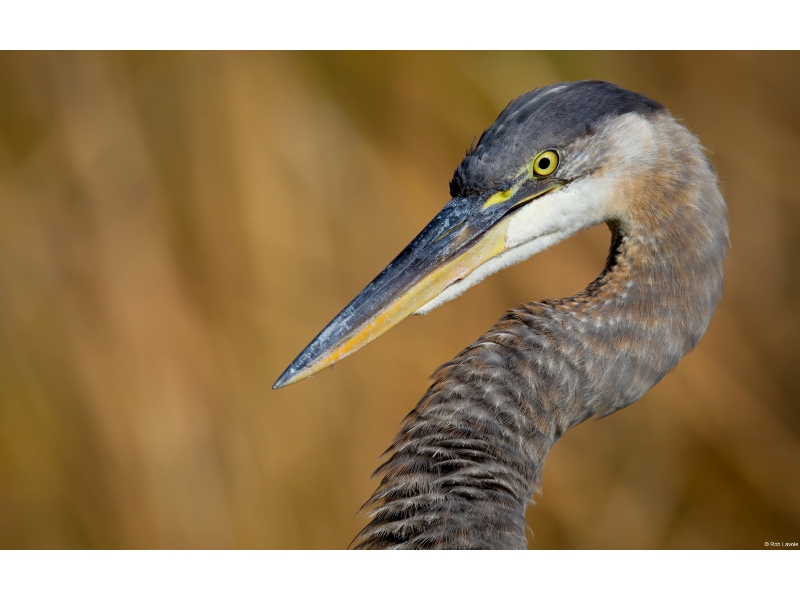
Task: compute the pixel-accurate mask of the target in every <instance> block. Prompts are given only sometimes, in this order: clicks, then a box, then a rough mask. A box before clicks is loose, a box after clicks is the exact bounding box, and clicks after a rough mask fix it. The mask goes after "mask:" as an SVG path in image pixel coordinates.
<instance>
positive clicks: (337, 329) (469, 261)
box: [273, 181, 562, 389]
mask: <svg viewBox="0 0 800 600" xmlns="http://www.w3.org/2000/svg"><path fill="white" fill-rule="evenodd" d="M560 185H562V183H559V182H552V181H551V182H536V181H533V182H530V181H529V182H526V183H525V185H523V184H522V183H518V184H516V185H515V186H513V187H512V188H510V189H508V190H504V191H500V192H495V193H493V194H483V195H475V196H468V197H459V198H453V199H452V200H451V201H450V202H448V204H447V205H446V206H445V207H444V209H442V211H441V212H440V213H439V214H438V215H436V217H434V219H433V220H432V221H431V222H430V223H429V224H428V225H427V226H426V227H425V229H423V230H422V232H421V233H420V234H419V235H418V236H417V237H416V238H414V240H413V241H412V242H411V243H410V244H409V245H408V246H407V247H406V249H405V250H403V252H401V253H400V255H399V256H398V257H397V258H395V259H394V260H393V261H392V262H391V263H390V264H389V266H387V267H386V268H385V269H384V270H383V271H382V272H381V273H380V275H378V276H377V277H376V278H375V279H374V280H373V281H372V282H371V283H370V284H369V285H368V286H367V287H366V288H364V289H363V290H362V291H361V293H360V294H358V296H356V297H355V299H353V301H352V302H351V303H350V304H348V305H347V306H346V307H345V308H344V310H342V312H340V313H339V314H338V315H337V316H336V317H335V318H334V319H333V321H331V322H330V323H329V324H328V325H327V327H325V329H323V330H322V331H321V332H320V334H319V335H318V336H317V337H316V338H314V340H313V341H312V342H311V343H310V344H309V345H308V346H307V347H306V348H305V350H303V351H302V352H301V353H300V355H299V356H298V357H297V358H296V359H295V360H294V362H292V364H291V365H289V367H288V368H287V369H286V370H285V371H284V372H283V374H282V375H281V376H280V377H279V378H278V380H277V381H276V382H275V385H274V386H273V389H277V388H280V387H283V386H286V385H289V384H291V383H296V382H297V381H300V380H301V379H304V378H306V377H308V376H309V375H313V374H314V373H317V372H318V371H321V370H322V369H324V368H326V367H329V366H331V365H332V364H334V363H335V362H337V361H339V360H341V359H342V358H344V357H345V356H348V355H349V354H352V353H353V352H355V351H356V350H358V349H359V348H361V347H362V346H364V345H366V344H368V343H369V342H371V341H372V340H374V339H375V338H377V337H378V336H379V335H381V334H382V333H384V332H385V331H387V330H388V329H390V328H391V327H394V326H395V325H397V323H399V322H400V321H402V320H403V319H405V318H406V317H407V316H408V315H410V314H413V313H414V312H415V311H417V310H418V309H419V308H421V307H423V306H424V305H426V304H427V303H428V302H430V301H431V300H433V299H434V298H436V297H437V296H438V295H439V294H441V293H442V292H443V291H444V290H445V289H447V288H448V287H449V286H450V285H452V284H453V283H455V282H457V281H459V280H461V279H464V278H465V277H467V276H468V275H469V274H470V273H472V272H473V271H474V270H475V269H477V268H478V267H479V266H480V265H482V264H483V263H485V262H486V261H488V260H489V259H491V258H493V257H495V256H497V255H499V254H501V253H502V252H504V251H505V249H506V228H507V222H506V221H504V220H503V217H504V216H506V215H507V214H508V213H509V212H510V211H511V210H513V209H514V208H516V207H518V206H521V205H522V204H524V203H526V202H529V201H531V200H533V199H534V198H536V197H538V196H541V195H542V194H544V193H546V192H548V191H550V190H551V189H554V188H555V187H560Z"/></svg>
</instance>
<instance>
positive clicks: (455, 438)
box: [276, 81, 728, 548]
mask: <svg viewBox="0 0 800 600" xmlns="http://www.w3.org/2000/svg"><path fill="white" fill-rule="evenodd" d="M450 191H451V194H452V196H453V199H452V200H451V201H450V202H449V203H448V204H447V205H446V206H445V208H444V209H443V210H442V212H441V213H439V215H437V216H436V217H435V218H434V220H433V221H431V223H430V224H429V225H428V226H427V227H426V228H425V229H424V230H423V231H422V232H421V233H420V234H419V236H417V237H416V238H415V239H414V241H412V242H411V244H410V245H409V246H408V247H407V248H406V249H405V250H404V251H403V252H402V253H401V254H400V255H399V256H398V257H397V258H396V259H395V260H394V261H393V262H392V263H391V264H390V265H389V266H388V267H387V268H386V269H385V270H384V271H383V272H382V273H381V274H380V275H379V276H378V277H377V278H376V279H375V280H374V281H373V282H372V283H370V284H369V285H368V286H367V287H366V288H365V289H364V291H362V292H361V294H359V295H358V296H357V297H356V298H355V300H353V302H352V303H351V304H350V305H348V306H347V307H346V308H345V309H344V310H343V311H342V312H341V313H340V314H339V315H338V316H337V317H336V318H335V319H334V320H333V321H332V322H331V323H330V324H329V325H328V326H327V327H326V328H325V329H324V330H323V331H322V333H320V335H319V336H318V337H317V338H316V339H315V340H314V341H313V342H312V343H311V344H310V345H309V346H308V347H307V348H306V349H305V350H304V351H303V353H301V354H300V356H298V358H297V359H296V360H295V362H294V363H292V365H291V366H290V367H289V368H288V369H287V370H286V372H284V374H283V375H282V376H281V378H280V379H279V380H278V382H277V383H276V387H280V386H282V385H286V384H288V383H293V382H295V381H297V380H299V379H302V378H303V377H305V376H308V375H310V374H313V373H315V372H316V371H318V370H320V369H322V368H324V367H326V366H328V365H329V364H332V363H333V362H335V361H336V360H339V359H340V358H342V357H344V356H346V355H347V354H350V353H351V352H354V351H355V350H356V349H358V348H359V347H361V346H363V345H364V344H366V343H367V342H369V341H370V340H371V339H374V338H375V337H376V336H377V335H380V334H381V333H382V332H383V331H385V330H386V329H388V328H389V327H391V326H392V325H394V324H395V323H397V322H399V321H400V320H401V319H402V318H404V317H405V316H407V315H408V314H411V313H413V312H418V313H424V312H428V311H429V310H431V309H432V308H435V307H436V306H439V305H440V304H442V303H443V302H446V301H447V300H450V299H452V298H454V297H455V296H457V295H458V294H460V293H461V292H463V291H464V290H465V289H467V288H468V287H470V286H471V285H474V284H476V283H478V282H479V281H481V280H482V279H483V278H484V277H486V276H487V275H488V274H490V273H492V272H495V271H497V270H498V269H501V268H503V267H505V266H507V265H509V264H512V263H514V262H517V261H519V260H523V259H524V258H527V257H528V256H530V255H532V254H534V253H536V252H538V251H540V250H542V249H543V248H546V247H547V246H550V245H552V244H554V243H556V242H558V241H560V240H561V239H563V238H565V237H567V236H569V235H572V234H573V233H575V232H577V231H579V230H581V229H584V228H586V227H589V226H591V225H595V224H598V223H603V222H604V223H607V224H608V226H609V228H610V229H611V232H612V243H611V252H610V254H609V257H608V261H607V264H606V268H605V270H604V271H603V272H602V273H601V274H600V276H599V277H598V278H597V279H596V280H595V281H593V282H592V283H591V284H589V286H588V287H587V288H586V290H584V291H583V292H581V293H579V294H577V295H575V296H573V297H571V298H566V299H562V300H546V301H543V302H531V303H528V304H523V305H521V306H519V307H517V308H515V309H513V310H511V311H509V312H508V313H507V314H506V315H505V316H503V318H501V319H500V321H499V322H498V323H497V324H496V325H495V326H494V327H492V328H491V329H490V330H489V331H488V332H487V333H486V334H484V335H483V336H482V337H481V338H479V339H478V340H477V341H476V342H475V343H473V344H471V345H470V346H469V347H467V348H465V349H464V350H463V351H462V352H461V353H460V354H459V355H458V356H456V357H455V358H454V359H453V360H452V361H451V362H449V363H447V364H445V365H443V366H441V367H440V368H439V369H438V370H437V371H436V373H435V374H434V376H433V384H432V385H431V387H430V389H429V390H428V392H427V393H426V394H425V396H424V398H423V399H422V401H421V402H420V403H419V404H418V405H417V407H416V408H415V409H414V410H413V411H412V412H411V414H410V415H409V416H408V417H407V418H406V420H405V422H404V423H403V427H402V429H401V431H400V434H399V435H398V436H397V438H396V439H395V441H394V442H393V444H392V446H391V448H390V451H391V456H390V458H389V459H388V460H387V461H386V463H385V464H384V465H383V466H382V467H380V468H379V469H378V471H377V474H378V475H379V476H380V477H381V478H382V479H381V483H380V485H379V487H378V489H377V491H376V492H375V493H374V494H373V495H372V497H371V498H370V499H369V501H368V502H367V504H366V505H365V506H366V508H368V509H369V510H370V511H371V513H372V521H371V522H370V524H369V525H367V527H365V528H364V529H363V531H362V532H361V533H360V534H359V535H358V537H357V538H356V540H354V546H355V547H356V548H525V547H526V538H525V531H526V528H527V526H526V521H525V508H526V506H527V505H528V503H529V502H531V499H532V495H533V493H534V492H536V491H537V490H538V489H539V486H540V483H541V476H542V468H543V466H544V462H545V459H546V458H547V453H548V452H549V450H550V448H551V447H552V445H553V444H554V443H555V442H556V441H557V440H558V439H559V438H560V437H561V436H562V435H563V434H564V432H566V431H567V430H568V429H570V428H571V427H574V426H575V425H578V424H579V423H582V422H583V421H585V420H586V419H588V418H589V417H592V416H595V417H602V416H605V415H608V414H610V413H612V412H614V411H616V410H618V409H620V408H622V407H624V406H627V405H628V404H630V403H632V402H634V401H635V400H637V399H638V398H639V397H641V396H642V394H644V393H645V392H646V391H647V390H648V389H650V388H651V387H652V386H653V385H655V384H656V383H658V381H659V380H660V379H661V378H662V377H663V376H664V375H665V374H666V373H667V372H668V371H669V370H670V369H672V368H673V367H674V366H675V365H676V364H677V362H678V361H679V360H680V358H681V357H682V356H683V355H684V354H686V353H687V352H689V351H690V350H691V349H692V348H693V347H694V346H695V345H696V344H697V342H698V341H699V339H700V337H701V336H702V335H703V332H704V331H705V330H706V327H707V326H708V323H709V321H710V319H711V316H712V314H713V312H714V308H715V306H716V304H717V302H718V301H719V298H720V295H721V293H722V266H723V261H724V258H725V254H726V251H727V248H728V227H727V212H726V208H725V203H724V201H723V199H722V196H721V195H720V193H719V190H718V188H717V181H716V176H715V174H714V170H713V169H712V167H711V165H710V164H709V162H708V161H707V159H706V158H705V156H704V154H703V150H702V148H701V146H700V144H699V141H698V140H697V138H696V137H695V136H694V135H692V134H691V133H690V132H689V131H688V130H687V129H686V128H685V127H683V126H682V125H680V124H678V123H677V122H676V121H675V120H674V119H673V118H672V117H671V116H670V114H669V113H668V112H667V110H666V109H665V108H664V107H662V106H661V105H660V104H658V103H656V102H654V101H653V100H650V99H648V98H645V97H644V96H640V95H638V94H635V93H633V92H629V91H626V90H623V89H621V88H619V87H616V86H614V85H612V84H610V83H605V82H600V81H581V82H576V83H566V84H558V85H554V86H550V87H546V88H540V89H538V90H535V91H533V92H530V93H528V94H525V95H523V96H521V97H519V98H517V99H516V100H514V101H513V102H511V104H509V105H508V107H507V108H506V109H505V110H504V111H503V112H502V113H501V114H500V116H499V117H498V118H497V120H496V121H495V122H494V124H493V125H492V126H491V127H490V128H489V129H488V130H487V131H486V132H484V134H483V136H482V137H481V139H480V140H479V142H478V144H477V145H476V146H475V148H473V149H472V150H470V151H469V152H468V154H467V156H466V157H465V158H464V160H463V161H462V163H461V165H460V166H459V167H458V169H456V172H455V176H454V177H453V180H452V182H451V184H450Z"/></svg>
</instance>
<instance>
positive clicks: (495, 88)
mask: <svg viewBox="0 0 800 600" xmlns="http://www.w3.org/2000/svg"><path fill="white" fill-rule="evenodd" d="M586 78H600V79H608V80H610V81H613V82H615V83H617V84H619V85H621V86H623V87H627V88H630V89H633V90H636V91H639V92H642V93H644V94H646V95H649V96H651V97H653V98H655V99H657V100H659V101H660V102H662V103H663V104H665V105H666V106H668V107H669V108H670V110H671V111H672V112H673V114H675V115H676V116H679V117H680V118H681V119H683V120H684V122H685V123H686V124H687V126H688V127H689V128H690V129H692V130H693V131H694V132H695V133H697V134H698V135H699V136H700V138H701V139H702V141H703V143H704V145H705V146H706V147H707V148H708V150H709V156H710V158H711V160H712V162H713V163H714V165H715V166H716V168H717V170H718V172H719V175H720V179H721V182H722V186H723V190H724V194H725V197H726V199H727V201H728V204H729V208H730V221H731V239H732V244H733V246H732V249H731V253H730V257H729V260H728V267H727V275H726V291H725V296H724V300H723V303H722V305H721V306H720V308H719V309H718V311H717V314H716V316H715V317H714V320H713V322H712V324H711V327H710V329H709V331H708V333H707V334H706V336H705V337H704V339H703V340H702V341H701V343H700V345H699V346H698V348H697V349H696V350H695V351H694V352H693V353H692V354H691V355H689V356H688V357H686V358H685V359H684V360H683V361H682V362H681V363H680V364H679V365H678V368H677V369H676V370H675V371H674V372H673V373H671V374H670V375H668V376H667V377H666V378H665V379H664V380H663V381H662V382H661V383H660V384H659V385H658V386H656V387H655V388H654V389H653V390H652V391H651V392H649V393H648V394H647V395H646V396H645V397H644V398H642V399H641V400H640V401H639V402H637V403H636V404H634V405H633V406H631V407H630V408H627V409H625V410H623V411H621V412H619V413H617V414H614V415H612V416H610V417H608V418H606V419H603V420H601V421H592V422H589V423H586V424H584V425H582V426H580V427H578V428H577V429H575V430H573V431H571V432H569V433H568V434H567V435H566V436H565V438H564V439H562V440H561V441H560V442H559V443H558V444H557V445H556V446H555V448H554V450H553V452H552V453H551V456H550V459H549V461H548V464H547V466H546V468H545V474H544V495H543V496H541V497H538V498H537V504H536V506H535V507H532V508H531V509H529V511H528V516H529V521H530V523H531V526H532V529H533V531H534V537H533V538H532V541H531V547H533V548H762V547H763V546H764V543H765V542H768V541H796V540H798V539H800V370H799V369H798V356H800V327H798V319H800V306H799V305H798V300H800V283H798V282H799V281H800V279H798V274H799V273H798V262H800V240H798V234H797V232H798V231H800V195H799V194H798V184H797V173H798V164H800V111H798V106H800V55H798V54H773V53H752V54H751V53H644V54H643V53H545V54H534V53H494V52H491V53H130V54H128V53H3V54H0V546H2V547H4V548H343V547H345V546H347V544H348V543H349V542H350V540H351V539H352V538H353V536H354V535H355V534H356V532H357V531H358V530H359V529H360V527H362V526H363V525H364V524H365V522H366V517H364V516H356V513H357V511H358V508H359V507H360V506H361V504H362V503H363V501H364V500H366V498H367V497H368V495H369V494H370V492H371V491H372V490H373V489H374V486H375V482H374V481H371V480H370V479H369V474H370V473H371V472H372V470H373V469H374V468H375V467H376V466H377V465H378V464H379V455H380V454H381V452H383V450H384V449H385V448H386V447H387V446H388V444H389V443H390V441H391V439H392V437H393V436H394V434H395V433H396V431H397V429H398V426H399V423H400V421H401V419H402V418H403V417H404V416H405V414H406V413H407V412H408V411H409V410H410V409H411V408H412V407H413V406H414V405H415V404H416V402H417V400H418V399H419V398H420V397H421V395H422V394H423V392H424V391H425V389H426V379H427V377H428V375H429V374H430V373H431V372H432V371H433V370H434V368H435V367H436V366H437V365H439V364H440V363H442V362H444V361H446V360H448V359H450V358H451V357H452V356H453V355H454V354H455V353H456V352H457V351H458V350H460V349H461V348H463V347H464V346H465V345H467V344H468V343H469V342H471V341H473V340H474V339H475V338H476V337H478V336H479V335H480V334H481V333H483V332H484V331H485V330H486V329H488V328H489V327H490V326H491V325H492V324H493V323H494V322H495V321H496V320H497V318H498V317H499V316H500V315H501V314H502V312H503V311H504V310H505V309H506V308H509V307H511V306H514V305H516V304H519V303H520V302H522V301H527V300H536V299H540V298H543V297H546V296H549V297H557V296H564V295H570V294H572V293H575V292H577V291H579V290H580V289H582V288H583V287H584V286H585V284H586V283H588V282H589V281H590V280H592V279H593V278H594V276H595V275H596V274H597V273H598V272H599V271H600V270H601V268H602V266H603V264H604V260H605V255H606V250H607V246H608V242H609V234H608V232H607V230H605V229H604V228H602V227H601V228H596V229H594V230H591V231H588V232H584V233H583V234H581V235H579V236H577V237H576V238H574V239H572V240H570V241H568V242H565V243H564V244H562V245H561V246H559V247H557V248H554V249H551V250H548V251H547V252H545V253H544V254H543V255H541V256H537V257H534V258H532V259H531V260H529V261H527V262H526V263H523V264H521V265H518V266H516V267H513V268H511V269H509V270H507V271H505V272H502V273H500V274H498V275H496V276H494V277H492V278H490V279H489V280H487V281H485V282H484V283H482V284H481V285H480V286H478V287H477V288H475V289H473V290H471V291H470V292H468V293H467V294H465V295H464V296H463V297H461V298H459V299H458V300H456V301H454V302H452V303H450V304H447V305H445V306H444V307H442V308H440V309H438V310H436V311H435V312H434V313H432V314H430V315H428V316H425V317H415V318H412V319H409V320H407V321H406V322H404V323H402V324H401V325H399V326H398V327H396V328H395V329H393V330H392V331H390V332H389V333H388V334H387V335H385V336H383V337H382V338H380V339H379V340H377V341H376V342H374V343H373V344H371V345H370V346H368V347H367V348H365V349H364V350H362V351H361V352H359V353H357V354H356V355H354V356H353V357H350V358H348V359H346V360H345V361H343V362H342V363H340V364H339V365H337V366H336V367H335V369H333V370H328V371H325V372H323V373H321V374H319V375H318V376H316V377H314V378H313V379H311V380H307V381H304V382H302V383H300V384H297V385H294V386H290V387H289V388H286V389H283V390H280V391H272V390H271V389H270V388H271V385H272V383H273V382H274V380H275V378H276V377H277V376H278V375H279V374H280V373H281V371H282V370H283V369H284V367H286V366H287V365H288V363H289V362H290V361H291V360H292V359H293V358H294V357H295V355H296V354H297V353H298V352H299V351H300V350H301V349H302V348H303V346H304V345H305V344H306V343H307V342H308V341H310V340H311V338H312V337H313V336H314V335H315V334H316V333H317V332H318V331H319V330H320V329H321V328H322V326H323V325H325V324H326V323H327V322H328V320H329V319H330V318H331V317H333V316H334V314H335V313H336V312H338V311H339V309H341V308H342V307H343V306H344V305H345V304H346V303H347V302H348V301H349V300H350V299H351V298H352V297H353V296H354V295H355V294H356V293H357V292H358V291H359V290H360V289H361V288H362V287H363V285H364V284H366V283H367V282H368V281H369V280H370V279H371V278H372V277H373V276H374V275H375V274H377V273H378V272H379V270H380V269H381V268H382V267H383V266H385V264H387V263H388V262H389V260H391V259H392V258H393V257H394V256H395V254H396V253H397V252H399V250H401V249H402V248H403V246H404V245H405V244H406V243H407V242H408V241H409V240H410V239H411V238H412V237H413V235H415V234H416V233H417V232H418V231H419V230H420V229H421V228H422V226H423V225H425V223H427V221H428V220H429V219H430V218H431V217H432V216H433V215H434V214H435V213H436V212H437V211H438V210H439V208H440V207H441V206H442V205H443V204H444V203H445V202H446V201H447V200H448V198H449V195H448V193H447V190H448V182H449V179H450V176H451V174H452V172H453V169H454V168H455V167H456V165H457V164H458V163H459V161H460V159H461V157H462V155H463V152H464V151H465V149H466V148H467V147H468V146H469V144H470V142H471V141H472V139H473V137H474V136H475V135H476V134H480V132H481V131H482V130H483V129H484V128H485V127H487V126H488V125H489V124H490V123H491V122H492V121H493V120H494V118H495V117H496V116H497V114H498V113H499V112H500V110H501V109H502V108H503V107H504V106H505V104H506V103H507V102H508V101H509V100H511V99H512V98H514V97H516V96H517V95H519V94H521V93H523V92H526V91H529V90H530V89H533V88H535V87H538V86H542V85H547V84H551V83H554V82H557V81H561V80H568V79H569V80H573V79H586Z"/></svg>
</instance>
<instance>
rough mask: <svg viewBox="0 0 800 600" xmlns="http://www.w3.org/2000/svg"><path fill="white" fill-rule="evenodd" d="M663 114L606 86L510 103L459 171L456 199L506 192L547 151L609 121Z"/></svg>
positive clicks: (551, 89) (567, 88)
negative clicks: (524, 168)
mask: <svg viewBox="0 0 800 600" xmlns="http://www.w3.org/2000/svg"><path fill="white" fill-rule="evenodd" d="M663 110H665V109H664V107H663V106H662V105H661V104H659V103H658V102H656V101H654V100H651V99H650V98H647V97H646V96H642V95H640V94H637V93H635V92H630V91H628V90H624V89H622V88H620V87H617V86H616V85H614V84H613V83H608V82H606V81H597V80H587V81H575V82H571V83H557V84H555V85H551V86H548V87H543V88H539V89H536V90H533V91H532V92H528V93H527V94H523V95H522V96H520V97H519V98H517V99H515V100H512V101H511V102H510V103H509V105H508V106H507V107H506V108H505V110H503V112H501V113H500V116H498V117H497V120H496V121H495V122H494V123H492V125H491V126H490V127H489V128H488V129H487V130H486V131H484V132H483V135H481V137H480V140H478V143H477V145H476V146H475V147H474V148H472V149H471V150H470V151H469V152H467V155H466V156H465V157H464V160H462V161H461V164H460V165H459V166H458V168H457V169H456V171H455V174H454V175H453V179H452V181H451V182H450V193H451V194H452V195H453V196H458V195H466V194H470V193H480V192H485V191H488V190H494V189H498V188H500V187H502V186H503V185H504V184H505V183H507V182H508V181H509V180H510V179H511V177H513V176H514V174H515V173H516V172H517V171H518V170H519V169H520V168H521V166H522V165H524V164H525V163H526V162H527V161H529V160H530V159H531V158H532V155H533V153H534V152H537V151H539V150H544V149H546V148H563V147H566V146H567V145H569V144H571V143H573V142H574V141H576V140H577V139H578V138H581V137H583V136H586V135H591V134H592V133H593V130H594V129H593V128H594V126H595V125H596V124H597V123H598V122H599V121H600V120H601V119H604V118H605V117H609V116H618V115H623V114H626V113H630V112H636V113H640V114H644V115H650V114H653V113H656V112H660V111H663Z"/></svg>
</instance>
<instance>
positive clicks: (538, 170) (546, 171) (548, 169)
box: [531, 150, 559, 177]
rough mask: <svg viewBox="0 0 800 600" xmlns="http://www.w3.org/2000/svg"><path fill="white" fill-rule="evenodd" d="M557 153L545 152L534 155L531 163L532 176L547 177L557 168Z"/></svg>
mask: <svg viewBox="0 0 800 600" xmlns="http://www.w3.org/2000/svg"><path fill="white" fill-rule="evenodd" d="M558 160H559V156H558V152H556V151H555V150H545V151H543V152H540V153H539V154H537V155H536V158H534V159H533V162H532V163H531V169H532V170H533V174H534V175H536V176H537V177H549V176H550V175H552V174H553V172H554V171H555V170H556V169H557V168H558Z"/></svg>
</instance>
